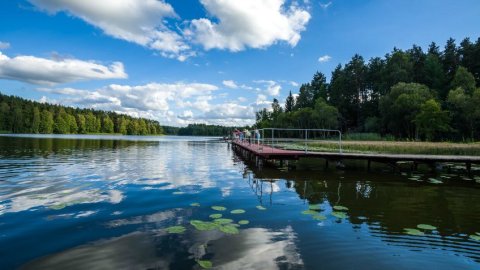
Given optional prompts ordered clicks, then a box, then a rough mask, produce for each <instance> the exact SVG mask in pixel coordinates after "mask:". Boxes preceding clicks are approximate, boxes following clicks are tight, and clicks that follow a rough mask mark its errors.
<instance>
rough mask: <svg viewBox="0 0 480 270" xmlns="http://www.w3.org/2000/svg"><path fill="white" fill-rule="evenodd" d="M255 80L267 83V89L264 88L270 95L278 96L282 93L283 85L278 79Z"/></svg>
mask: <svg viewBox="0 0 480 270" xmlns="http://www.w3.org/2000/svg"><path fill="white" fill-rule="evenodd" d="M254 82H255V83H261V84H265V87H266V89H265V90H264V92H265V93H266V94H268V95H270V96H278V95H280V91H281V90H282V86H281V85H280V84H279V83H277V82H276V81H271V80H260V81H254Z"/></svg>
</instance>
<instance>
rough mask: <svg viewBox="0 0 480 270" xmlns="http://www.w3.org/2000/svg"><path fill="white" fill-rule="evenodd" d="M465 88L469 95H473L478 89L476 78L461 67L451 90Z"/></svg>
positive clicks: (456, 73)
mask: <svg viewBox="0 0 480 270" xmlns="http://www.w3.org/2000/svg"><path fill="white" fill-rule="evenodd" d="M458 87H461V88H463V90H465V91H466V92H467V94H470V95H471V94H473V92H474V91H475V88H476V82H475V77H473V75H472V73H470V72H469V71H468V70H467V69H466V68H464V67H462V66H460V67H459V68H458V69H457V72H455V76H454V78H453V80H452V83H451V89H457V88H458Z"/></svg>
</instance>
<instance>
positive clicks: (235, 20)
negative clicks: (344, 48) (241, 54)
mask: <svg viewBox="0 0 480 270" xmlns="http://www.w3.org/2000/svg"><path fill="white" fill-rule="evenodd" d="M200 2H201V3H202V5H203V6H204V7H205V9H206V10H207V12H208V13H209V14H210V15H211V16H212V17H214V18H215V19H213V20H211V19H207V18H201V19H195V20H192V21H191V26H190V29H188V30H187V31H185V33H186V35H188V36H190V38H191V39H192V40H193V41H194V42H196V43H198V44H201V45H202V46H203V47H204V48H205V49H206V50H210V49H214V48H217V49H226V50H230V51H241V50H244V49H245V48H247V47H250V48H265V47H268V46H270V45H272V44H274V43H276V42H279V41H283V42H287V43H288V44H289V45H291V46H296V44H297V43H298V41H299V40H300V37H301V36H300V33H301V32H302V31H304V30H305V27H306V24H307V23H308V21H309V20H310V17H311V16H310V14H309V13H308V12H307V11H306V10H305V9H303V8H301V7H299V6H298V5H297V4H291V5H290V6H287V5H286V4H285V2H286V1H285V0H262V1H258V0H242V1H237V0H200Z"/></svg>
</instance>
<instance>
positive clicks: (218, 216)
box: [210, 214, 222, 219]
mask: <svg viewBox="0 0 480 270" xmlns="http://www.w3.org/2000/svg"><path fill="white" fill-rule="evenodd" d="M221 217H222V214H211V215H210V218H213V219H217V218H221Z"/></svg>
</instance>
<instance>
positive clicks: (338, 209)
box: [333, 205, 348, 211]
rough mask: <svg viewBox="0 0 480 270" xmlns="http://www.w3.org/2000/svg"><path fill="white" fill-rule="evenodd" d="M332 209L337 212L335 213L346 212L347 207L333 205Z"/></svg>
mask: <svg viewBox="0 0 480 270" xmlns="http://www.w3.org/2000/svg"><path fill="white" fill-rule="evenodd" d="M333 209H335V210H337V211H348V207H345V206H341V205H335V206H334V207H333Z"/></svg>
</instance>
